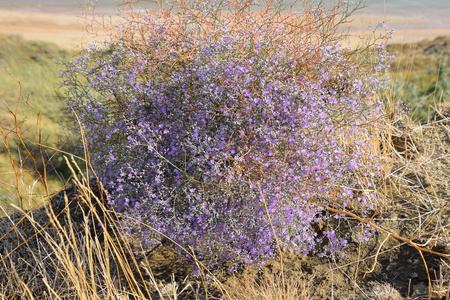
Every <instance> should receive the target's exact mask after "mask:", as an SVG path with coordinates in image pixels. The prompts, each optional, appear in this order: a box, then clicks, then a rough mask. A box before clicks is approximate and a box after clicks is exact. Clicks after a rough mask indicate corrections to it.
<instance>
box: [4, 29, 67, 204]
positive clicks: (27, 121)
mask: <svg viewBox="0 0 450 300" xmlns="http://www.w3.org/2000/svg"><path fill="white" fill-rule="evenodd" d="M74 55H75V53H74V52H71V51H68V50H64V49H61V48H59V47H58V46H57V45H56V44H52V43H45V42H34V41H26V40H24V39H23V38H21V37H19V36H15V35H4V34H0V106H1V109H0V126H1V127H2V128H3V129H4V130H5V134H7V135H8V139H9V143H10V146H11V151H12V154H13V157H14V159H16V160H19V158H23V157H24V156H23V155H24V154H25V153H26V152H25V151H24V148H23V147H20V149H18V147H17V146H16V145H14V144H17V142H18V138H17V135H16V134H15V133H14V132H9V131H10V130H12V129H14V127H15V126H14V115H13V114H11V113H10V112H9V109H11V110H12V111H13V112H16V109H17V116H18V119H17V121H18V122H19V124H20V128H21V130H22V132H21V135H22V137H23V139H24V141H25V143H26V144H27V146H28V147H30V149H31V150H33V154H36V153H38V152H39V149H37V148H36V147H32V146H31V145H32V142H38V141H40V142H41V143H42V144H44V145H47V146H50V147H60V146H61V145H62V144H64V143H65V142H66V141H67V137H66V133H65V132H64V130H63V127H62V126H60V125H59V122H61V121H62V118H63V116H62V113H61V108H62V107H63V106H64V105H65V103H64V101H63V100H62V99H61V98H58V97H56V95H57V93H56V91H57V90H58V87H59V83H58V80H59V79H58V77H59V73H60V69H61V65H59V64H57V63H56V62H64V61H68V60H70V59H71V58H72V57H73V56H74ZM19 82H20V84H19ZM20 85H21V86H20ZM21 88H22V91H21ZM18 103H19V105H18ZM8 108H9V109H8ZM4 142H5V141H4V139H2V143H0V154H1V155H0V204H1V202H2V198H3V199H4V202H11V201H13V200H14V199H13V198H14V197H11V196H10V195H14V194H15V193H14V186H15V184H16V183H15V181H16V178H15V176H14V173H13V169H12V167H11V161H10V159H9V157H8V156H7V155H5V154H6V153H5V149H6V147H5V144H4ZM43 150H44V151H43V154H44V157H47V158H48V157H50V156H51V155H53V154H54V151H51V150H49V149H45V148H43ZM19 152H20V153H21V155H19ZM38 156H40V155H38ZM60 162H62V157H60V158H59V157H57V158H55V159H53V163H54V165H55V166H57V165H58V164H59V163H60ZM23 165H24V167H25V168H33V167H34V166H33V162H32V160H31V159H30V158H28V159H25V160H24V161H23ZM37 165H38V168H39V169H40V171H41V172H42V171H43V164H42V160H39V159H38V161H37ZM52 168H53V167H52V166H47V171H48V172H49V183H50V189H51V190H55V189H57V188H58V187H59V186H61V181H60V180H58V179H57V177H56V176H55V173H54V172H51V169H52ZM24 176H25V177H27V178H25V179H27V180H31V182H33V181H34V180H36V179H37V177H36V176H33V175H30V174H26V175H24ZM31 188H32V189H33V191H34V192H36V193H43V192H44V190H45V189H44V188H43V186H42V184H40V183H39V181H38V182H36V185H35V186H34V187H31ZM23 189H24V190H23V192H25V190H26V188H25V187H23ZM5 199H6V200H5ZM13 202H14V201H13Z"/></svg>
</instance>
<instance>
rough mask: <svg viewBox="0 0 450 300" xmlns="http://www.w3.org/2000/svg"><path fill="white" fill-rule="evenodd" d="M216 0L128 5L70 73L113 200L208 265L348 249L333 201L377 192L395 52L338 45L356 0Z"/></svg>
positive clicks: (133, 223) (135, 222)
mask: <svg viewBox="0 0 450 300" xmlns="http://www.w3.org/2000/svg"><path fill="white" fill-rule="evenodd" d="M211 3H212V4H210V5H209V4H208V5H206V4H204V3H203V2H201V1H190V2H177V1H175V2H173V3H172V4H171V6H170V7H169V6H161V9H160V10H159V11H157V12H149V13H146V14H137V13H133V12H126V13H124V14H123V16H124V18H125V21H124V22H123V24H122V25H121V26H120V27H118V28H114V31H111V36H110V39H109V41H108V42H105V43H104V44H100V45H92V46H91V47H90V48H89V49H87V50H86V51H85V53H84V55H83V56H82V57H79V58H78V59H76V60H75V61H73V62H71V63H69V64H68V65H67V68H66V70H64V72H63V74H62V76H63V78H64V83H63V85H64V86H65V88H66V96H67V103H68V107H69V108H68V112H70V113H74V115H76V116H77V118H78V119H79V120H80V121H81V124H82V125H83V126H84V128H85V130H86V131H87V132H88V134H87V136H88V147H89V150H90V152H91V155H92V158H91V159H92V164H93V166H94V169H95V170H96V172H97V174H98V175H99V176H100V178H101V180H102V182H103V184H104V185H105V186H106V187H107V190H108V192H109V196H110V199H109V201H110V204H111V205H113V206H114V207H115V208H116V209H117V211H119V212H121V213H123V214H124V215H125V216H126V217H125V218H124V219H123V222H124V226H125V228H126V231H127V234H129V235H130V238H131V239H133V240H137V241H139V242H142V244H143V245H146V246H147V247H154V246H156V245H159V244H160V243H161V235H160V233H163V234H164V235H166V236H167V237H169V238H170V239H172V240H174V241H175V242H177V243H178V244H180V245H182V246H184V247H185V248H190V249H192V250H193V251H194V252H193V253H194V254H195V255H196V257H197V258H198V259H202V260H204V261H206V262H207V263H209V265H210V266H216V265H220V264H221V263H223V262H224V261H232V262H243V263H246V264H254V263H258V264H261V263H263V262H264V261H265V260H266V259H268V258H270V257H272V256H275V255H276V254H277V244H279V246H280V248H282V249H284V250H295V251H302V252H303V253H305V254H307V253H317V254H319V255H326V254H329V253H340V252H341V250H342V248H343V247H345V246H346V245H347V244H348V240H349V238H351V236H349V235H348V234H342V233H340V230H339V226H341V225H340V224H341V223H342V222H341V220H343V219H344V217H343V216H341V215H335V216H333V217H332V216H331V215H330V213H329V212H327V211H326V209H325V208H324V206H331V207H336V208H340V209H344V210H345V209H359V210H361V211H367V210H370V209H372V208H373V207H372V205H374V203H375V202H376V201H375V199H374V198H375V197H374V194H373V190H374V186H373V184H374V181H375V180H376V178H377V177H379V176H380V175H381V172H382V167H383V161H382V159H381V156H380V154H379V149H378V144H377V141H376V139H377V137H378V136H379V134H380V132H381V131H382V130H383V122H384V111H383V105H382V103H381V102H380V101H379V100H378V99H377V94H378V93H379V92H380V90H381V89H383V87H384V85H385V83H386V81H385V70H386V69H387V68H388V67H389V61H390V59H391V57H389V56H388V54H387V53H386V51H385V50H384V46H383V45H382V44H380V45H376V46H374V47H366V48H364V49H365V50H361V49H359V50H351V49H349V48H343V47H341V46H340V45H339V43H338V42H340V41H342V39H343V38H344V37H343V36H342V35H341V34H340V33H339V31H338V27H337V26H338V25H339V23H342V22H345V20H346V18H347V17H348V14H349V12H351V11H350V9H349V7H346V6H345V7H343V6H334V7H331V8H328V9H327V8H325V7H323V6H319V7H313V6H312V5H311V4H310V3H303V4H304V5H303V6H302V7H298V8H296V9H298V12H297V11H294V9H290V10H289V9H286V8H281V7H279V5H278V4H277V3H275V4H274V3H265V4H260V5H259V6H255V4H252V3H251V2H250V3H249V2H248V1H230V2H226V1H224V2H221V3H215V2H211ZM250 4H251V5H250ZM105 49H106V50H105ZM350 207H351V208H350ZM327 222H328V225H326V226H323V225H322V224H323V223H327ZM276 238H278V240H277V239H276ZM318 245H321V246H318Z"/></svg>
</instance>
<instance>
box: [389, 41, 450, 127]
mask: <svg viewBox="0 0 450 300" xmlns="http://www.w3.org/2000/svg"><path fill="white" fill-rule="evenodd" d="M449 45H450V36H449V37H438V38H436V39H434V40H431V41H430V40H424V41H421V42H418V43H412V44H393V45H389V46H388V51H389V52H390V53H392V54H394V53H398V55H397V60H396V61H395V63H394V65H393V66H392V68H391V74H392V82H391V90H390V98H392V99H401V100H402V101H403V102H404V103H406V104H408V106H409V107H410V108H411V114H410V116H411V119H412V120H414V121H416V122H425V121H427V120H428V117H429V113H430V111H432V106H435V105H436V104H438V103H441V102H448V101H450V60H449V56H450V47H449Z"/></svg>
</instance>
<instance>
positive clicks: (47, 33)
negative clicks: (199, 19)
mask: <svg viewBox="0 0 450 300" xmlns="http://www.w3.org/2000/svg"><path fill="white" fill-rule="evenodd" d="M90 20H92V16H90V17H89V16H88V17H79V16H76V15H74V14H67V13H50V12H33V11H19V10H1V9H0V32H1V33H6V34H20V35H22V36H23V37H24V38H25V39H28V40H41V41H47V42H54V43H56V44H58V45H59V46H61V47H64V48H76V47H80V45H86V43H89V42H90V41H92V40H94V39H103V38H102V35H101V33H102V26H101V25H100V24H95V25H94V26H91V25H92V21H90ZM109 21H110V20H109V19H108V20H106V22H109ZM115 21H117V18H115ZM381 21H383V16H379V17H378V16H367V15H366V16H361V15H359V16H354V17H353V22H352V30H351V33H352V34H367V33H369V31H368V30H366V29H364V28H367V26H368V25H369V24H376V23H378V22H381ZM388 21H389V23H388V24H390V25H389V27H391V28H400V29H398V30H396V34H395V35H394V39H393V40H392V42H396V43H397V42H415V41H420V40H423V39H434V38H435V37H437V36H440V35H449V33H450V25H449V27H447V28H436V26H433V24H430V23H429V22H427V21H423V20H411V19H400V18H397V19H390V20H388Z"/></svg>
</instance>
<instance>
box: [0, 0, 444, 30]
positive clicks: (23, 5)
mask: <svg viewBox="0 0 450 300" xmlns="http://www.w3.org/2000/svg"><path fill="white" fill-rule="evenodd" d="M285 1H287V0H285ZM291 1H292V0H291ZM325 1H326V2H327V3H336V2H337V0H325ZM94 2H96V3H97V4H98V5H97V8H96V11H97V12H103V13H113V12H114V11H115V3H116V2H117V1H115V0H97V1H94ZM163 2H165V1H163ZM84 3H85V2H84V1H83V0H0V9H20V10H29V11H44V12H63V13H76V14H78V13H80V12H81V11H82V9H81V8H80V7H81V6H83V4H84ZM135 6H136V7H139V6H141V7H144V8H147V9H153V8H156V7H157V5H156V4H155V1H151V0H141V1H139V2H138V3H137V4H135ZM359 13H363V14H365V15H371V16H377V17H379V16H384V17H386V18H388V19H391V18H392V19H394V18H402V19H406V20H411V22H415V21H418V20H420V21H422V26H426V27H428V28H442V27H445V28H449V27H450V24H448V23H450V22H449V21H448V18H449V17H450V1H449V0H426V1H424V0H366V7H365V8H364V9H362V10H361V11H360V12H359Z"/></svg>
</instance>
